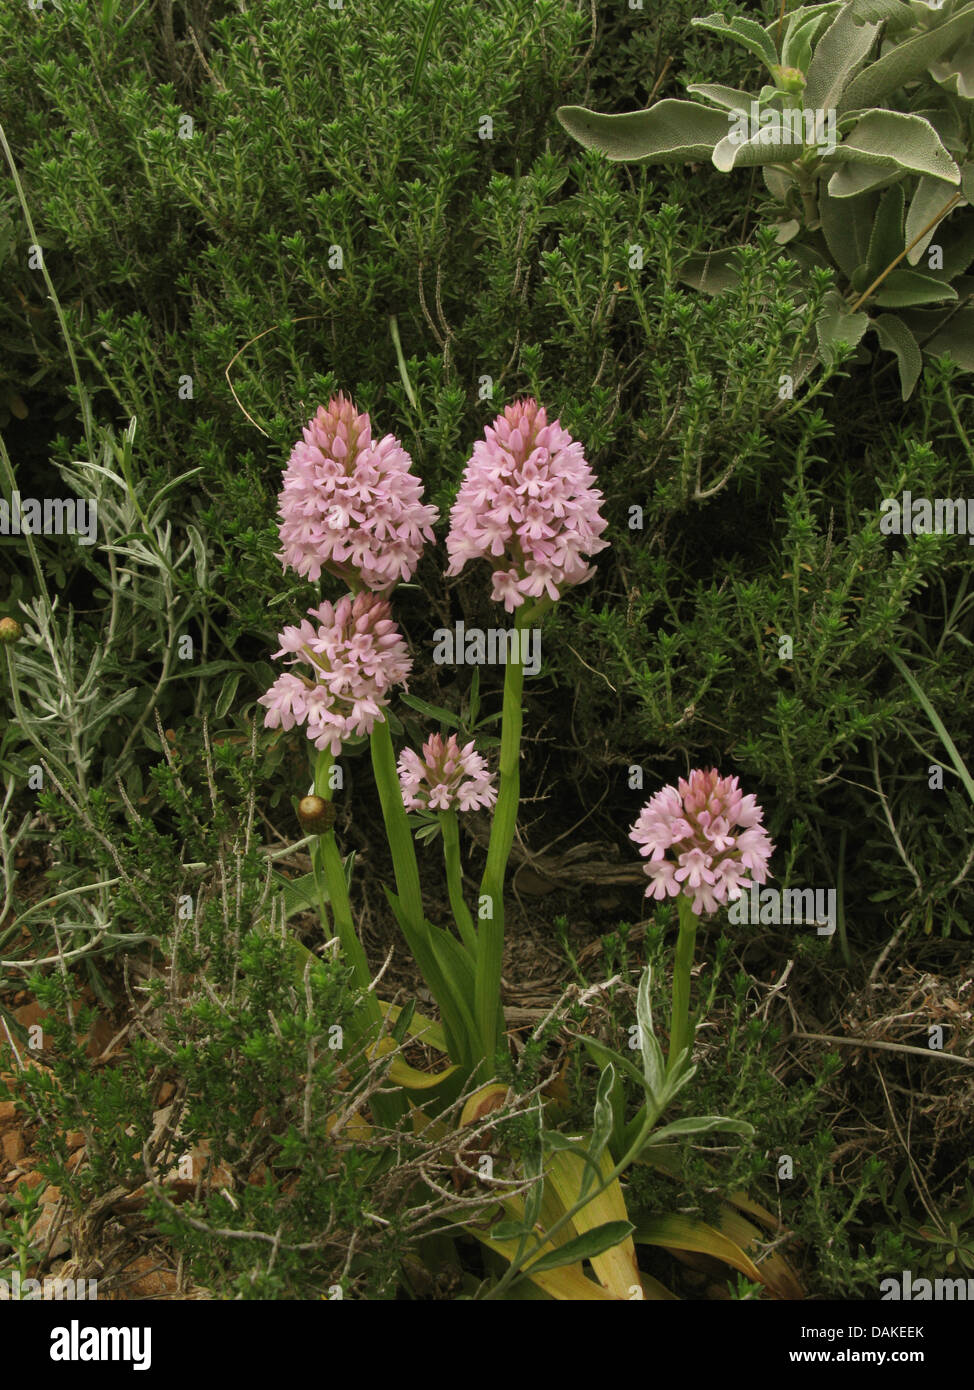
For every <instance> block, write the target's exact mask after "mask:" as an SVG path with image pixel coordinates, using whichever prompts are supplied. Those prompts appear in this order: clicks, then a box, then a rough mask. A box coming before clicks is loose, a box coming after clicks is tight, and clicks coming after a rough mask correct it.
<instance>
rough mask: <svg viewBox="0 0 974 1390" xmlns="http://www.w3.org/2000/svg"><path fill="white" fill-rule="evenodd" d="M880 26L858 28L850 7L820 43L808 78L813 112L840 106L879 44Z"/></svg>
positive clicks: (807, 101)
mask: <svg viewBox="0 0 974 1390" xmlns="http://www.w3.org/2000/svg"><path fill="white" fill-rule="evenodd" d="M878 32H879V31H878V26H877V25H875V24H857V23H856V22H855V20H854V19H853V17H852V15H851V14H850V13H849V7H848V5H847V6H845V7H844V8H843V9H842V10H841V11H840V12H839V14H837V15H836V17H835V19H833V21H832V23H831V24H830V25H829V27H828V29H827V30H826V31H825V33H824V34H823V35H822V37H821V38H820V39H819V41H818V43H817V44H816V46H815V52H814V53H813V54H812V60H811V62H810V63H809V65H808V71H807V72H806V74H805V95H804V101H805V104H806V105H807V106H808V107H809V108H810V109H811V110H813V111H831V110H832V109H833V108H834V107H837V106H838V103H839V97H840V95H841V93H842V90H843V88H844V87H845V86H846V85H847V84H848V82H849V81H850V80H851V79H852V77H853V76H854V75H855V74H856V73H857V72H858V71H859V69H860V68H861V67H862V65H863V63H865V61H866V59H867V58H868V56H869V53H870V50H871V49H872V46H873V44H874V43H875V41H876V34H877V33H878Z"/></svg>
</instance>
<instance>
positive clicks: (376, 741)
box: [370, 719, 426, 937]
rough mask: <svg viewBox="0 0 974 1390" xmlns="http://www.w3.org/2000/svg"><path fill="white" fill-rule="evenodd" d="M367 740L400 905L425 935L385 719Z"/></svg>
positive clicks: (416, 874) (410, 841) (413, 858)
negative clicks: (370, 750)
mask: <svg viewBox="0 0 974 1390" xmlns="http://www.w3.org/2000/svg"><path fill="white" fill-rule="evenodd" d="M370 742H371V747H372V768H373V771H374V773H375V785H376V787H377V788H378V791H379V801H380V802H381V803H382V819H383V821H384V822H385V827H386V836H387V838H388V840H389V849H390V850H391V852H392V867H393V871H394V873H395V875H396V889H397V891H398V894H399V904H400V906H401V908H402V910H403V912H404V914H405V916H406V918H407V920H408V921H409V922H410V923H411V925H412V926H413V928H414V930H415V931H417V932H419V933H421V934H422V935H423V936H424V937H425V935H426V917H425V914H424V912H423V894H422V892H421V890H420V886H419V869H418V868H417V867H416V849H415V846H414V845H413V836H412V831H411V830H410V828H409V820H408V817H407V815H406V806H405V803H404V802H403V799H402V788H401V787H400V785H399V774H398V773H397V771H396V755H395V752H394V751H393V747H392V734H391V733H390V731H389V721H388V720H387V719H383V720H382V721H381V722H380V721H379V720H376V722H375V724H374V726H373V728H372V737H371V740H370Z"/></svg>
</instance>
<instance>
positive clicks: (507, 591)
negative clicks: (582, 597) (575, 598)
mask: <svg viewBox="0 0 974 1390" xmlns="http://www.w3.org/2000/svg"><path fill="white" fill-rule="evenodd" d="M594 482H595V478H594V476H593V474H592V470H591V468H590V467H589V465H588V464H587V462H586V461H585V455H584V452H583V450H582V446H581V444H579V443H578V441H577V440H575V439H572V437H571V435H570V434H569V433H568V431H567V430H565V429H562V426H561V423H560V421H558V420H555V421H554V423H553V424H549V423H548V416H547V413H546V411H545V409H544V407H543V406H539V405H538V403H537V401H535V400H530V399H529V400H524V401H515V402H514V404H513V405H509V406H507V407H506V408H505V410H504V412H503V414H501V415H498V416H497V418H496V420H495V421H494V423H493V425H488V426H487V428H486V429H485V430H484V438H483V439H478V441H477V443H476V444H475V445H474V449H473V456H472V458H471V459H470V461H469V463H468V464H467V468H466V472H465V473H464V475H463V482H462V483H461V486H460V491H459V493H458V494H457V500H456V502H455V503H454V504H453V507H452V509H451V511H450V533H449V535H448V536H447V538H446V548H447V553H448V554H449V556H450V566H449V569H448V570H447V574H449V575H457V574H459V573H460V571H461V570H462V569H463V567H464V566H465V565H466V563H467V561H468V560H475V559H483V560H487V561H489V563H490V564H491V566H492V569H493V574H492V579H493V590H492V593H491V597H492V598H493V599H494V600H495V601H496V602H498V603H503V604H504V607H505V608H506V609H507V611H508V613H513V611H514V609H515V608H519V607H520V606H521V605H522V604H524V603H525V602H527V601H528V600H529V599H539V598H543V597H547V598H549V599H551V600H552V601H554V600H556V599H558V598H560V597H561V594H562V593H563V592H564V590H565V589H566V588H568V587H570V586H571V585H574V584H582V583H584V582H585V580H587V579H591V577H592V575H593V574H594V573H595V571H594V569H593V568H592V567H591V566H590V565H589V564H587V559H588V557H589V556H592V555H596V554H597V553H598V552H599V551H600V550H604V549H605V548H606V546H607V545H608V544H609V542H608V541H604V540H602V539H601V536H602V532H603V531H604V530H605V529H606V526H607V525H608V523H607V522H606V521H605V520H604V518H603V517H602V516H601V515H600V514H599V506H600V504H601V502H602V494H601V492H599V491H598V489H597V488H595V487H594V486H593V484H594Z"/></svg>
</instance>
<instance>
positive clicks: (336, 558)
mask: <svg viewBox="0 0 974 1390" xmlns="http://www.w3.org/2000/svg"><path fill="white" fill-rule="evenodd" d="M411 465H412V460H411V459H410V457H409V455H408V454H407V453H406V451H405V449H404V448H403V447H402V445H401V444H400V443H399V441H398V440H397V439H396V438H395V437H394V436H393V435H391V434H387V435H386V436H385V437H384V438H383V439H382V440H380V441H379V443H377V444H376V443H374V442H373V439H372V426H371V423H370V421H369V417H368V415H367V414H363V415H360V414H358V413H357V412H356V410H355V407H354V406H353V404H352V402H351V401H350V400H348V399H347V398H346V397H345V396H344V395H342V394H341V393H339V395H337V396H336V397H334V399H333V400H331V401H330V402H329V404H328V407H327V409H326V408H325V407H324V406H319V408H318V413H317V414H316V415H315V416H314V418H313V419H312V420H309V421H308V424H307V425H306V426H305V428H304V431H303V437H302V438H301V439H299V440H298V442H297V443H296V444H295V446H294V448H293V449H292V450H291V457H290V459H289V460H288V464H287V468H286V469H285V472H284V484H283V487H282V489H281V495H280V499H279V502H278V511H279V514H280V517H281V523H280V526H279V528H278V534H279V535H280V538H281V544H282V546H283V550H281V552H280V553H279V555H278V559H279V560H281V561H282V562H283V564H284V565H285V566H287V565H290V567H291V568H292V569H293V570H296V571H297V573H298V574H300V575H303V576H304V577H306V578H308V579H311V580H313V581H315V582H316V581H317V580H318V579H320V577H321V571H322V570H327V571H328V572H329V573H330V574H334V575H336V576H337V577H338V578H339V579H341V580H343V581H344V582H345V583H346V584H348V585H349V586H350V587H357V586H358V584H359V583H361V584H364V585H365V587H366V588H369V589H373V590H375V591H376V592H377V593H384V592H387V591H388V590H390V589H391V588H392V587H393V586H394V585H395V584H397V583H398V582H399V580H401V579H410V578H411V577H412V575H413V573H414V571H415V569H416V565H417V564H418V563H419V557H420V555H421V554H422V551H423V546H424V544H425V543H426V541H432V540H433V532H432V529H431V527H432V523H433V522H434V521H435V520H436V516H437V512H436V508H435V507H431V506H424V505H423V502H422V500H421V499H422V496H423V485H422V483H421V482H420V480H419V479H418V478H417V477H416V475H415V474H414V473H412V472H411V471H410V469H411Z"/></svg>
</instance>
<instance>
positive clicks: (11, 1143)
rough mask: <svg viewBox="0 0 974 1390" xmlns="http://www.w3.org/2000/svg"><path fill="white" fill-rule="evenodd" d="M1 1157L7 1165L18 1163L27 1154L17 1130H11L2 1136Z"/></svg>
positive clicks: (22, 1139) (21, 1136)
mask: <svg viewBox="0 0 974 1390" xmlns="http://www.w3.org/2000/svg"><path fill="white" fill-rule="evenodd" d="M2 1143H3V1156H4V1158H5V1159H6V1160H7V1162H8V1163H19V1162H20V1160H21V1159H22V1158H23V1156H24V1154H25V1153H26V1152H27V1146H26V1145H25V1144H24V1136H23V1134H22V1133H21V1131H20V1130H19V1129H11V1130H9V1131H8V1132H7V1133H6V1134H5V1135H4V1136H3V1140H2Z"/></svg>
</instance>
